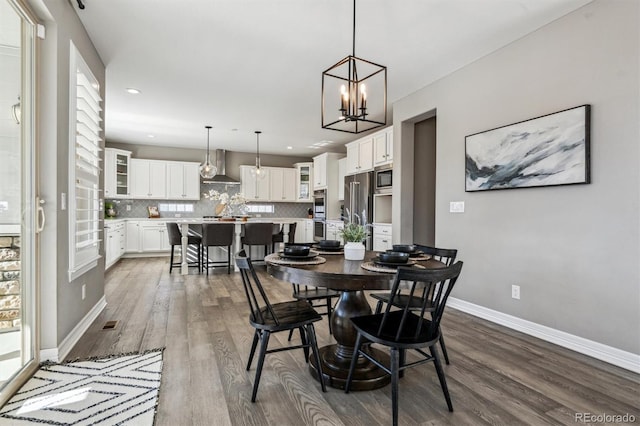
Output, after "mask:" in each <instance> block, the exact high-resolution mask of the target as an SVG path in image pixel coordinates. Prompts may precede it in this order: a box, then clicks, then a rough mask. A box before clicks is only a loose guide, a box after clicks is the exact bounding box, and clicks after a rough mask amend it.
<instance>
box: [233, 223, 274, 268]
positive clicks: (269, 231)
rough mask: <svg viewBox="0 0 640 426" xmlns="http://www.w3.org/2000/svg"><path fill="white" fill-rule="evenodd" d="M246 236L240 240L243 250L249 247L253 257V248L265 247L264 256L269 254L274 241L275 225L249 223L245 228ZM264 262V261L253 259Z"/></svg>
mask: <svg viewBox="0 0 640 426" xmlns="http://www.w3.org/2000/svg"><path fill="white" fill-rule="evenodd" d="M243 230H244V234H243V235H242V237H241V238H240V244H241V245H242V248H244V246H249V256H251V246H263V247H264V255H265V256H266V255H267V254H268V253H269V248H270V247H271V243H272V239H273V223H271V222H249V223H246V224H245V225H244V227H243ZM253 260H254V261H256V260H262V259H253Z"/></svg>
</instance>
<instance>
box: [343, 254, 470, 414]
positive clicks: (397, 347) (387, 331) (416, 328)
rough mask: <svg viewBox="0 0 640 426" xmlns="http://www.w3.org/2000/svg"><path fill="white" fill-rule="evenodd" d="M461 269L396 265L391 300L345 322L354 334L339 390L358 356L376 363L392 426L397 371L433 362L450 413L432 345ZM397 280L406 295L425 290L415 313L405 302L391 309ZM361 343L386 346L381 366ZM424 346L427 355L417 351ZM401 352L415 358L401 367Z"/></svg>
mask: <svg viewBox="0 0 640 426" xmlns="http://www.w3.org/2000/svg"><path fill="white" fill-rule="evenodd" d="M461 270H462V262H457V263H455V264H454V265H452V266H448V267H446V268H438V269H416V268H408V267H399V268H398V270H397V272H396V274H395V277H394V280H393V286H392V288H391V293H390V295H391V296H390V299H389V303H388V304H387V306H386V309H385V311H384V312H383V313H378V314H372V315H364V316H359V317H352V318H351V323H352V324H353V326H354V327H355V329H356V332H357V333H358V334H357V337H356V345H355V348H354V355H353V358H352V360H351V367H350V369H349V375H348V376H347V382H346V385H345V392H349V388H350V386H351V380H352V376H353V372H354V370H355V367H356V365H357V364H358V358H359V357H360V356H363V357H365V358H366V359H368V360H369V361H371V362H372V363H374V364H375V365H377V366H378V367H379V368H381V369H382V370H383V371H385V372H386V373H387V374H389V375H391V406H392V419H393V425H394V426H396V425H397V424H398V379H399V375H400V372H402V371H404V370H406V369H407V368H412V367H416V366H418V365H421V364H424V363H427V362H433V364H434V366H435V369H436V373H437V375H438V379H439V381H440V387H441V388H442V392H443V393H444V398H445V400H446V401H447V407H448V408H449V411H453V404H452V403H451V397H450V395H449V390H448V388H447V381H446V378H445V375H444V370H443V369H442V364H441V362H440V357H439V355H438V348H437V343H438V341H439V339H440V321H441V319H442V314H443V312H444V308H445V306H446V303H447V298H448V297H449V294H451V290H452V289H453V286H454V285H455V283H456V281H457V279H458V276H459V275H460V271H461ZM401 281H407V282H410V283H411V285H410V288H409V295H413V294H415V293H416V292H417V291H419V286H424V287H425V288H426V289H427V292H426V294H428V295H429V297H425V298H422V299H421V301H422V302H421V306H420V309H419V310H416V309H414V308H412V307H411V306H410V305H409V303H405V304H404V305H403V306H401V307H400V309H394V310H392V309H391V308H392V307H393V306H398V304H399V303H398V302H397V300H398V299H399V296H400V282H401ZM407 300H408V299H407ZM416 312H417V313H416ZM365 343H367V345H365V346H369V345H368V344H369V343H374V344H379V345H382V346H386V347H388V348H389V350H390V361H385V362H384V364H383V362H382V361H381V360H379V359H376V358H375V357H374V356H373V355H372V353H371V354H370V353H369V352H368V351H367V350H363V345H364V344H365ZM425 348H429V354H428V353H426V352H425V351H424V350H423V349H425ZM407 350H414V351H415V352H416V353H417V354H418V356H419V358H420V359H418V360H417V361H412V362H411V363H407V362H406V351H407ZM387 362H389V364H387Z"/></svg>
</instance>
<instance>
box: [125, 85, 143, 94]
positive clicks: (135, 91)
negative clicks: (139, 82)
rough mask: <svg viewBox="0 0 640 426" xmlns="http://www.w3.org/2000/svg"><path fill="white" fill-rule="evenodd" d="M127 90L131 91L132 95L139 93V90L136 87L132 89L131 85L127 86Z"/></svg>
mask: <svg viewBox="0 0 640 426" xmlns="http://www.w3.org/2000/svg"><path fill="white" fill-rule="evenodd" d="M127 92H128V93H131V94H132V95H139V94H140V91H139V90H138V89H134V88H133V87H128V88H127Z"/></svg>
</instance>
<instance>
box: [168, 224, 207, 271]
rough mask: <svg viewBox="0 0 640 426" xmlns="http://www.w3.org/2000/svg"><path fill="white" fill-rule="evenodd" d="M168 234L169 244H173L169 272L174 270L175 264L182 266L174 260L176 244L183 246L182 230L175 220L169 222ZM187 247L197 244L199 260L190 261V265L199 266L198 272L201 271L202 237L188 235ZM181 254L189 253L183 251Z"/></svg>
mask: <svg viewBox="0 0 640 426" xmlns="http://www.w3.org/2000/svg"><path fill="white" fill-rule="evenodd" d="M167 234H168V236H169V245H171V258H170V259H169V273H171V271H172V270H173V267H174V266H181V263H178V262H175V263H174V261H173V254H174V250H175V247H176V246H179V247H182V232H180V227H179V226H178V224H177V223H175V222H168V223H167ZM187 239H188V242H187V247H188V246H191V245H194V246H197V247H198V248H197V253H198V261H197V262H195V261H194V262H189V266H197V267H198V272H200V259H201V252H200V245H201V244H202V237H200V236H198V235H187ZM187 251H188V250H187ZM181 256H187V253H181Z"/></svg>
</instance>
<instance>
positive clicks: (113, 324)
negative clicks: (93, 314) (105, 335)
mask: <svg viewBox="0 0 640 426" xmlns="http://www.w3.org/2000/svg"><path fill="white" fill-rule="evenodd" d="M117 323H118V321H107V322H105V323H104V326H103V327H102V329H103V330H113V329H114V328H116V324H117Z"/></svg>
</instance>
